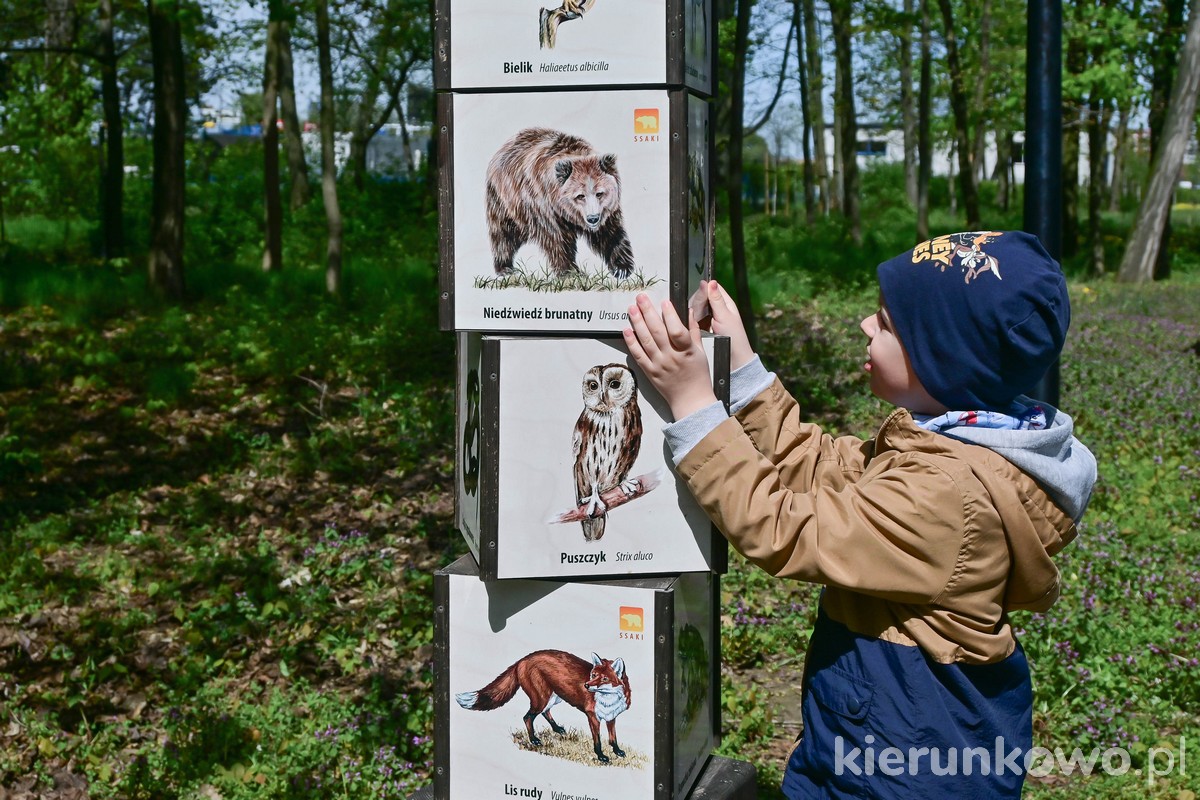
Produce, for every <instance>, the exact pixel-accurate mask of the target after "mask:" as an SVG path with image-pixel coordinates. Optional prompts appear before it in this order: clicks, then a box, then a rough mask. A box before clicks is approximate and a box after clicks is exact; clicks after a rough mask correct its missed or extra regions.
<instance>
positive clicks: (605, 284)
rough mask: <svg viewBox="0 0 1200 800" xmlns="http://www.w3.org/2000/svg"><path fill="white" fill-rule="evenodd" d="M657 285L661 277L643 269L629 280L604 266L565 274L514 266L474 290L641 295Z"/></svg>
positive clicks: (477, 284)
mask: <svg viewBox="0 0 1200 800" xmlns="http://www.w3.org/2000/svg"><path fill="white" fill-rule="evenodd" d="M657 283H662V278H658V277H646V275H645V274H643V273H642V271H641V270H638V271H636V272H634V273H633V274H632V275H630V276H629V277H628V278H616V277H614V276H613V275H612V274H611V273H610V272H609V271H608V270H607V269H605V268H604V266H603V265H599V266H597V267H596V268H595V269H590V268H584V269H580V270H577V271H572V272H566V273H563V274H558V273H555V272H553V271H551V270H549V269H542V270H538V271H527V270H525V269H523V268H522V267H521V266H519V265H514V266H513V268H512V270H511V271H510V272H507V273H505V274H503V275H495V276H493V277H487V278H485V277H483V276H480V277H478V278H476V279H475V288H476V289H528V290H530V291H533V292H592V291H607V292H640V291H642V290H644V289H648V288H650V287H651V286H654V285H655V284H657Z"/></svg>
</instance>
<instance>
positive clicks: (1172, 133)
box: [1118, 0, 1200, 283]
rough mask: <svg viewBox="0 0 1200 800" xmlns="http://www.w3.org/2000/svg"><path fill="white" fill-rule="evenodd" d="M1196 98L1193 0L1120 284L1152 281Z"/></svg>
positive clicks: (1197, 38) (1198, 18)
mask: <svg viewBox="0 0 1200 800" xmlns="http://www.w3.org/2000/svg"><path fill="white" fill-rule="evenodd" d="M1197 93H1200V0H1192V4H1191V13H1190V17H1189V19H1188V26H1187V38H1186V40H1185V41H1184V44H1183V49H1182V51H1180V54H1179V70H1178V72H1176V74H1175V80H1174V85H1173V86H1172V87H1171V101H1170V103H1169V105H1168V106H1167V113H1166V119H1165V120H1164V122H1163V129H1162V144H1161V146H1160V147H1159V149H1158V154H1157V155H1156V156H1155V157H1154V159H1153V162H1152V166H1151V168H1150V185H1149V187H1148V188H1147V189H1146V198H1145V200H1143V201H1142V207H1141V210H1140V211H1139V212H1138V220H1137V224H1136V225H1135V226H1134V229H1133V234H1132V235H1131V236H1130V238H1129V245H1128V247H1127V248H1126V249H1125V257H1124V258H1123V259H1122V260H1121V268H1120V272H1119V274H1118V277H1119V279H1120V280H1122V281H1126V282H1131V283H1144V282H1146V281H1149V280H1152V279H1153V278H1154V277H1155V264H1156V262H1157V261H1158V250H1159V247H1161V246H1162V231H1163V228H1164V227H1166V224H1167V220H1168V219H1169V218H1170V214H1171V196H1172V195H1173V194H1174V191H1175V183H1176V182H1177V181H1178V180H1179V171H1180V169H1181V168H1182V166H1183V156H1184V153H1185V152H1186V150H1187V145H1188V137H1189V136H1190V134H1191V128H1192V123H1193V121H1194V117H1195V115H1196V96H1197Z"/></svg>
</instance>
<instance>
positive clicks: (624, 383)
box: [495, 337, 723, 578]
mask: <svg viewBox="0 0 1200 800" xmlns="http://www.w3.org/2000/svg"><path fill="white" fill-rule="evenodd" d="M498 340H499V343H500V351H499V352H500V355H499V369H498V381H499V398H500V400H499V417H500V419H499V443H498V453H497V454H496V458H497V459H498V464H499V469H498V484H497V519H496V525H495V539H496V565H497V570H496V577H500V578H510V577H557V576H570V575H576V576H585V575H595V576H598V575H621V574H647V573H664V572H700V571H707V570H709V569H712V568H713V565H714V554H715V553H714V551H715V547H714V541H717V542H720V543H722V544H723V540H721V539H719V536H717V535H715V534H714V531H713V528H712V524H711V522H710V521H709V519H708V517H707V516H706V515H705V514H704V512H703V511H702V510H701V509H700V507H699V506H698V505H697V504H696V503H695V501H694V500H693V498H692V496H691V494H690V492H689V491H688V490H687V488H686V486H685V485H684V484H683V483H682V481H681V480H680V479H679V478H678V477H677V476H676V474H675V473H674V471H673V469H672V464H671V461H670V457H669V455H668V452H667V447H666V443H665V440H664V437H663V433H662V427H663V425H664V424H665V423H666V422H667V421H669V420H670V416H669V414H670V412H669V410H668V408H667V406H666V403H665V401H664V400H663V399H662V397H661V396H660V395H658V394H657V392H655V391H654V390H653V388H652V387H651V386H650V384H649V382H648V381H646V380H645V379H644V376H643V375H641V374H640V372H639V371H638V370H637V369H636V367H635V366H634V365H633V363H632V360H631V359H630V358H629V356H628V353H627V351H626V350H625V346H624V343H623V341H622V340H620V339H565V338H563V339H516V338H511V339H510V338H503V337H498ZM705 341H706V347H707V348H708V350H709V354H710V365H711V364H712V363H713V362H714V360H715V359H713V353H714V350H715V344H714V343H715V340H714V339H706V340H705Z"/></svg>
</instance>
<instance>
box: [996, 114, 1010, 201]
mask: <svg viewBox="0 0 1200 800" xmlns="http://www.w3.org/2000/svg"><path fill="white" fill-rule="evenodd" d="M1012 151H1013V135H1012V134H1011V133H1009V132H1008V131H997V133H996V167H995V169H994V170H993V171H992V180H994V181H996V201H997V202H998V203H999V204H1000V209H1001V210H1002V211H1008V206H1009V201H1010V199H1011V198H1010V197H1009V193H1010V192H1011V191H1012Z"/></svg>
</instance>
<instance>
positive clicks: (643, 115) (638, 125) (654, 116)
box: [633, 108, 658, 136]
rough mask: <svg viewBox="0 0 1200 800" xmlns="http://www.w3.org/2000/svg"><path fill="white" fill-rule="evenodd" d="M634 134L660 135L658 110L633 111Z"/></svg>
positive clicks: (643, 109) (638, 109)
mask: <svg viewBox="0 0 1200 800" xmlns="http://www.w3.org/2000/svg"><path fill="white" fill-rule="evenodd" d="M633 133H634V135H635V136H643V135H645V136H650V135H655V134H657V133H658V109H657V108H635V109H634V110H633Z"/></svg>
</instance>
